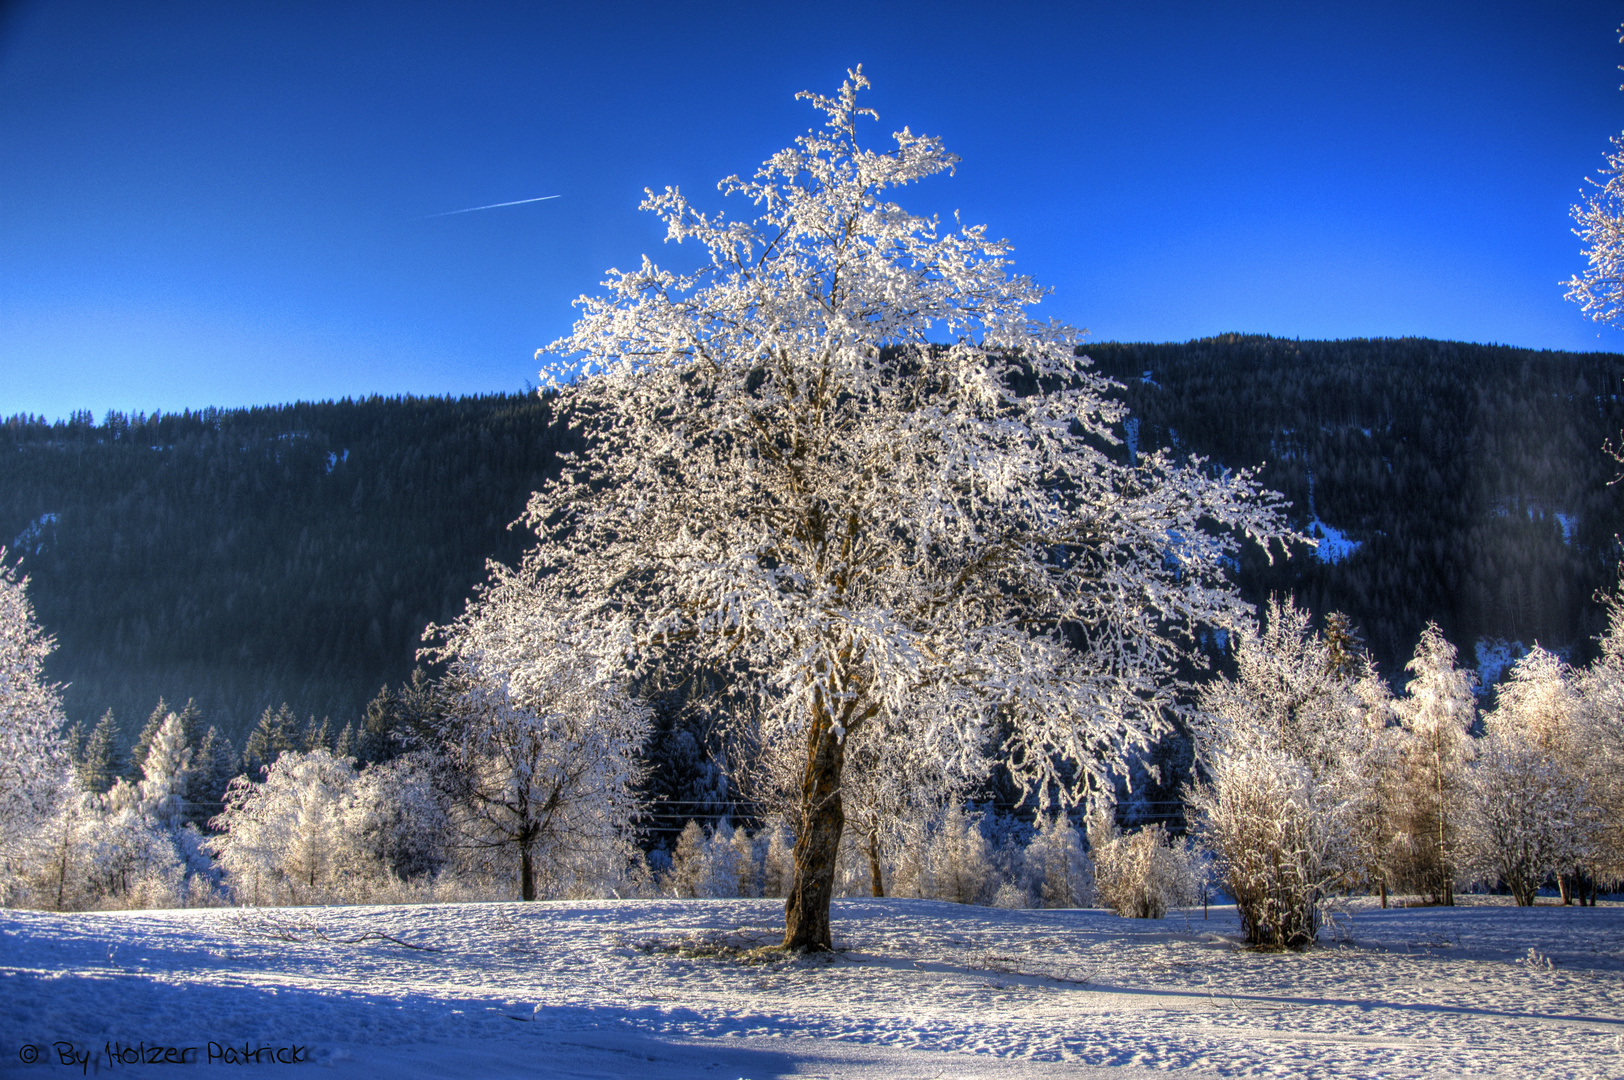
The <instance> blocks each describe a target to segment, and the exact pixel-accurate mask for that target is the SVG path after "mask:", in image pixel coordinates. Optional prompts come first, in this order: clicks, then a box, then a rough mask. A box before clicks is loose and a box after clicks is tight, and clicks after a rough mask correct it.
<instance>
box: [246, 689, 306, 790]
mask: <svg viewBox="0 0 1624 1080" xmlns="http://www.w3.org/2000/svg"><path fill="white" fill-rule="evenodd" d="M299 743H300V738H299V719H298V717H296V716H294V715H293V710H292V709H290V708H288V703H287V702H285V701H284V702H283V703H282V704H281V705H279V706H277V708H276V710H275V711H274V712H273V711H272V710H271V709H270V708H269V707H267V708H266V709H265V711H264V712H263V713H261V714H260V717H259V723H257V724H255V725H254V730H253V731H252V732H251V733H250V734H249V736H248V743H247V745H246V746H244V747H243V752H242V763H243V768H244V769H245V770H246V771H247V773H248V775H249V777H250V778H253V777H256V776H259V775H260V772H261V771H262V770H263V769H264V768H265V767H266V766H267V765H273V764H275V763H276V759H277V758H279V757H281V756H282V755H283V754H285V753H287V752H288V751H289V750H297V749H299Z"/></svg>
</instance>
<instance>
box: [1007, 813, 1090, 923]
mask: <svg viewBox="0 0 1624 1080" xmlns="http://www.w3.org/2000/svg"><path fill="white" fill-rule="evenodd" d="M1025 855H1026V858H1025V865H1024V870H1025V876H1026V885H1027V890H1028V892H1029V894H1030V895H1031V897H1032V900H1033V904H1034V906H1036V907H1046V908H1076V907H1093V906H1094V904H1095V903H1097V900H1096V898H1095V893H1094V866H1093V863H1092V861H1091V860H1090V859H1089V857H1088V852H1087V851H1085V850H1084V848H1083V837H1082V833H1081V832H1080V831H1079V830H1078V828H1077V826H1076V825H1074V824H1072V821H1071V818H1069V817H1068V816H1066V815H1065V814H1048V815H1043V814H1040V815H1039V816H1038V822H1037V833H1036V835H1034V836H1033V837H1032V842H1031V843H1030V844H1028V845H1027V846H1026V852H1025Z"/></svg>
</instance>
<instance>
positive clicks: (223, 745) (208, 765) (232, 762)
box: [192, 724, 240, 826]
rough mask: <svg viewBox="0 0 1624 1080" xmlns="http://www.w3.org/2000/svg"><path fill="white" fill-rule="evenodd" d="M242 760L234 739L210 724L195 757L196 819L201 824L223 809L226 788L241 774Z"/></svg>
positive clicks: (194, 796) (193, 772)
mask: <svg viewBox="0 0 1624 1080" xmlns="http://www.w3.org/2000/svg"><path fill="white" fill-rule="evenodd" d="M239 761H240V759H239V758H238V756H237V751H236V749H235V748H234V747H233V746H232V745H231V740H230V739H228V738H226V737H225V736H224V735H222V734H221V733H220V729H219V728H216V727H215V726H213V725H212V724H211V725H209V729H208V731H206V732H204V734H203V742H202V745H201V746H200V747H199V749H198V752H197V754H196V756H195V757H194V758H193V759H192V762H193V770H192V802H193V809H194V811H195V816H194V818H193V820H194V821H195V822H196V823H197V824H198V825H199V826H204V825H206V824H207V823H208V820H209V819H210V818H211V817H213V816H214V815H215V814H218V813H219V812H220V807H221V805H222V804H223V800H224V799H225V794H226V788H227V787H228V786H230V784H231V781H232V778H233V777H235V776H236V775H237V766H238V764H239Z"/></svg>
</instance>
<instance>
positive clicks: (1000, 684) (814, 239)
mask: <svg viewBox="0 0 1624 1080" xmlns="http://www.w3.org/2000/svg"><path fill="white" fill-rule="evenodd" d="M867 85H868V84H867V80H866V79H864V78H863V77H862V74H861V72H860V71H854V72H852V73H851V74H850V78H849V79H848V80H847V81H846V82H845V83H844V85H842V86H841V88H840V90H839V91H838V92H837V93H836V94H835V95H833V96H831V97H825V96H822V95H818V94H806V95H803V96H804V97H806V98H808V99H809V100H810V101H811V103H812V105H813V106H814V107H815V108H816V109H817V110H818V111H819V112H820V113H821V114H822V116H823V119H824V125H823V127H822V129H821V130H818V131H813V132H809V133H808V134H806V135H804V136H802V137H801V138H799V139H797V140H796V143H795V145H794V146H792V147H789V148H787V149H785V150H782V151H780V152H779V153H777V154H775V155H773V156H772V157H771V158H770V159H769V160H768V161H767V162H765V163H764V164H763V165H762V167H761V168H760V169H759V170H758V171H757V172H756V174H755V175H754V177H752V178H751V179H748V180H747V179H742V178H739V177H730V178H728V179H726V180H723V181H722V183H721V185H720V187H721V189H722V191H723V192H724V193H725V194H727V195H734V196H738V197H740V198H741V199H742V200H743V201H744V202H745V203H747V204H749V206H750V207H752V208H753V213H754V217H753V218H749V219H741V220H732V219H729V218H725V217H724V216H722V215H720V214H709V213H705V212H701V211H700V210H699V209H698V208H697V207H695V206H694V205H692V204H691V203H690V202H689V201H688V199H687V198H686V197H685V196H684V195H683V194H682V193H680V192H678V191H676V190H674V189H667V190H666V191H665V192H664V193H662V194H654V193H653V192H650V193H649V195H648V197H647V199H646V200H645V201H644V203H643V208H644V209H646V210H649V211H652V212H653V213H655V214H657V215H658V216H659V217H660V218H661V220H662V221H663V222H664V223H665V226H666V233H667V237H668V238H669V239H671V240H674V241H677V242H692V243H696V244H697V245H698V246H699V248H700V252H699V256H700V258H699V259H698V261H697V267H696V268H695V269H693V270H692V271H688V272H675V271H671V270H667V269H662V268H661V267H659V266H657V265H655V263H654V262H653V261H651V260H649V259H648V258H646V257H645V258H644V259H643V260H641V262H640V264H639V265H637V266H636V267H635V268H634V269H633V270H631V271H629V272H621V271H611V276H610V278H609V280H608V281H606V282H605V283H604V284H605V288H606V290H607V293H606V294H605V295H603V296H600V297H587V298H583V299H582V300H581V301H580V302H579V303H580V305H581V308H582V312H583V313H582V316H581V318H580V320H579V321H578V322H577V323H576V324H575V327H574V331H573V332H572V333H571V334H570V335H569V336H568V337H566V338H563V339H561V340H560V341H557V342H555V343H553V345H552V346H550V351H551V352H552V353H554V354H555V355H556V356H557V357H559V358H560V360H559V363H558V365H557V366H556V367H555V368H554V369H553V370H552V371H551V372H549V373H547V375H548V377H549V378H556V379H557V381H558V382H560V383H567V384H568V385H567V386H565V388H564V389H563V391H562V396H561V400H560V408H561V410H562V412H563V413H564V414H565V415H568V416H570V417H572V419H573V422H574V423H575V424H576V425H577V426H578V427H579V428H580V429H581V431H582V433H583V436H584V446H585V450H584V451H583V453H582V454H581V456H580V457H579V458H576V459H572V460H569V461H567V462H566V464H565V467H564V469H563V471H562V473H561V475H560V476H559V478H558V479H557V480H556V481H554V482H550V483H548V484H547V485H546V486H545V487H543V488H542V490H540V491H538V492H537V493H536V494H535V495H534V497H533V498H532V500H531V502H530V505H529V508H528V510H527V513H526V520H527V522H528V523H529V524H530V525H531V526H532V527H533V528H534V529H535V530H536V532H537V534H538V538H539V543H538V546H537V547H535V548H534V549H533V550H532V551H531V552H530V553H529V554H528V555H527V557H526V560H525V567H526V570H527V571H528V572H530V573H532V574H534V575H536V576H537V577H538V578H548V579H556V580H557V581H558V583H559V584H558V587H559V589H560V590H561V592H563V593H564V595H565V597H566V599H567V601H568V604H569V607H570V608H571V611H572V616H571V617H572V618H576V619H580V620H582V621H586V622H592V621H595V620H597V619H599V618H602V617H605V616H606V615H608V614H610V613H614V614H618V615H623V616H624V617H625V618H626V619H627V620H628V625H629V628H630V633H631V635H632V645H633V649H634V652H635V655H636V658H637V663H638V667H639V672H640V674H643V675H646V676H647V677H648V678H650V679H651V680H653V681H655V682H658V681H660V680H661V679H662V678H667V677H669V678H672V679H675V678H676V677H678V676H679V675H680V674H681V673H685V672H688V671H692V670H696V669H697V670H703V671H709V672H713V673H716V675H717V676H718V677H719V678H721V677H725V679H726V680H727V681H728V682H729V684H730V685H731V686H732V687H733V693H734V695H735V696H742V697H745V698H747V699H749V700H750V702H751V707H750V708H749V709H746V710H741V711H737V712H735V713H734V714H733V715H737V716H746V717H748V722H749V723H750V724H751V725H753V728H754V731H755V734H756V735H758V736H759V738H760V740H761V741H762V742H763V743H764V744H780V743H782V744H787V745H790V746H793V747H796V748H798V750H799V753H800V755H801V760H800V762H799V764H798V767H797V774H798V781H797V790H796V798H795V808H794V812H793V814H792V820H791V822H790V824H791V826H792V828H793V829H794V833H795V844H796V847H795V855H794V861H795V868H796V873H795V881H794V883H793V885H792V887H791V889H790V892H789V896H788V897H787V899H786V903H785V923H786V925H785V934H784V946H785V947H786V948H791V949H799V950H804V949H827V948H829V947H830V944H831V938H830V927H829V903H830V900H831V898H832V896H833V891H834V888H835V876H836V870H837V859H838V856H839V852H840V850H841V837H842V833H843V831H844V829H845V827H846V803H845V798H844V794H843V793H844V790H845V772H846V767H847V754H848V747H849V746H851V747H855V746H857V745H858V740H860V739H861V738H863V737H865V735H866V733H867V732H873V731H878V730H879V729H881V728H882V727H883V728H884V730H885V734H884V736H883V738H884V739H886V740H893V739H901V740H907V741H911V742H913V743H915V744H917V745H919V746H921V747H926V748H929V749H930V752H932V753H939V754H942V755H946V756H948V757H952V756H954V755H958V754H961V753H963V752H964V748H966V747H980V746H982V745H983V744H984V743H985V742H986V741H987V739H988V737H989V735H990V734H991V733H992V732H993V731H994V730H995V728H996V729H997V730H998V731H999V732H1000V734H1001V735H1005V733H1007V737H1005V744H1006V745H1005V748H1004V749H1005V750H1006V751H1007V753H1006V755H1005V756H1006V759H1007V760H1008V762H1009V764H1010V768H1011V772H1012V776H1013V778H1014V779H1015V780H1016V781H1017V782H1018V783H1021V784H1024V785H1025V786H1026V787H1027V788H1028V790H1030V791H1033V792H1035V793H1040V795H1041V797H1043V798H1045V799H1048V798H1051V797H1056V796H1057V795H1058V796H1059V797H1062V798H1066V799H1072V798H1075V797H1079V796H1080V795H1081V794H1082V793H1084V792H1086V791H1087V790H1089V789H1090V786H1092V788H1093V790H1101V789H1103V788H1105V787H1107V786H1108V784H1109V776H1108V773H1109V772H1110V771H1111V769H1112V768H1113V767H1115V766H1116V765H1117V764H1118V763H1119V762H1120V760H1121V757H1122V754H1123V752H1124V749H1125V748H1126V747H1129V746H1136V745H1140V744H1145V743H1148V742H1149V741H1150V740H1152V739H1153V738H1154V737H1155V736H1156V735H1157V734H1158V733H1159V732H1160V731H1161V730H1163V727H1164V709H1165V708H1166V707H1167V706H1169V705H1171V704H1172V702H1173V700H1174V695H1175V693H1176V690H1175V686H1174V683H1175V682H1176V678H1175V676H1176V673H1177V670H1178V665H1179V664H1180V663H1181V662H1182V661H1183V660H1184V659H1185V658H1187V657H1189V656H1190V655H1191V653H1192V651H1193V649H1192V645H1193V641H1194V636H1195V634H1196V633H1197V632H1199V630H1200V628H1201V627H1204V626H1212V625H1219V626H1230V625H1233V624H1235V623H1236V622H1237V621H1238V620H1239V619H1240V618H1241V617H1242V616H1243V614H1244V612H1245V606H1244V605H1243V604H1242V602H1241V601H1240V600H1239V598H1238V597H1237V596H1236V595H1235V594H1234V593H1233V592H1232V591H1231V590H1230V589H1228V588H1227V587H1226V586H1225V585H1224V568H1225V566H1226V565H1227V562H1228V561H1229V560H1230V559H1232V558H1233V556H1234V554H1235V553H1236V551H1237V550H1238V547H1239V544H1240V543H1241V540H1242V538H1244V537H1245V536H1251V537H1254V538H1256V539H1259V540H1263V541H1265V542H1266V541H1267V540H1268V539H1269V538H1271V537H1276V536H1279V535H1281V532H1282V528H1283V525H1282V522H1281V520H1280V517H1279V515H1278V512H1277V501H1276V500H1275V499H1274V498H1273V497H1271V496H1268V495H1266V494H1264V493H1263V492H1261V491H1260V490H1259V489H1258V488H1257V487H1256V485H1255V483H1254V481H1253V480H1252V477H1251V475H1250V474H1248V473H1244V472H1242V473H1228V472H1224V473H1220V472H1218V471H1217V470H1213V469H1210V468H1208V467H1207V466H1206V465H1205V464H1204V463H1202V462H1198V461H1195V462H1188V463H1183V462H1176V461H1174V460H1172V459H1171V458H1170V457H1168V456H1166V455H1164V454H1160V453H1158V454H1143V455H1140V456H1139V457H1138V458H1137V459H1136V460H1135V461H1134V462H1133V463H1131V464H1130V463H1128V462H1127V461H1126V460H1125V458H1126V455H1123V454H1120V453H1117V452H1116V451H1115V449H1114V448H1115V447H1116V446H1119V445H1120V440H1119V437H1118V435H1117V434H1116V432H1117V430H1118V426H1119V425H1120V423H1121V421H1122V420H1123V419H1124V413H1123V410H1122V409H1121V407H1120V406H1119V405H1118V404H1117V403H1115V402H1114V401H1113V400H1112V399H1111V398H1110V397H1109V391H1110V389H1111V384H1110V383H1109V382H1108V381H1107V380H1105V379H1102V378H1101V377H1099V376H1098V375H1096V374H1095V373H1093V372H1092V371H1091V370H1090V362H1089V361H1088V360H1087V358H1086V357H1081V356H1079V355H1078V352H1079V350H1078V345H1079V340H1080V335H1079V334H1078V333H1077V332H1076V331H1075V330H1073V329H1072V328H1070V327H1067V326H1064V325H1061V324H1059V323H1055V322H1049V321H1041V320H1039V319H1037V318H1035V317H1034V316H1033V314H1032V313H1031V312H1030V309H1031V308H1032V307H1033V306H1034V305H1036V304H1037V303H1038V302H1039V301H1040V300H1041V299H1042V296H1043V290H1042V289H1040V288H1039V287H1038V286H1037V285H1035V284H1034V283H1033V282H1032V281H1031V280H1029V279H1027V278H1024V277H1020V276H1015V275H1012V274H1011V272H1010V261H1009V250H1010V249H1009V246H1008V245H1007V244H1006V243H1004V242H1002V241H998V240H994V239H991V238H989V237H988V236H987V234H986V232H985V230H984V229H982V228H979V227H970V228H959V227H954V228H951V229H944V228H943V227H942V226H941V224H940V223H939V222H938V221H936V220H935V219H932V218H925V217H920V216H918V215H915V214H911V213H909V212H908V211H906V210H905V209H903V208H902V207H901V206H899V205H897V204H896V203H893V202H891V201H890V199H891V197H892V196H891V192H892V191H893V190H895V189H897V188H900V187H903V186H906V185H908V184H912V183H915V182H917V181H921V180H924V179H926V178H928V177H932V176H937V175H940V174H944V173H948V172H951V171H952V169H953V167H954V165H955V164H956V162H957V159H956V158H955V157H954V156H953V155H952V154H950V153H948V152H947V151H946V150H945V149H944V148H943V147H942V145H941V143H940V142H939V141H938V140H936V139H934V138H930V137H927V136H922V135H915V134H913V133H912V132H911V131H909V130H907V129H903V130H901V131H898V132H896V133H895V135H894V137H893V139H892V140H891V142H890V144H889V145H886V146H883V147H882V148H879V149H874V148H870V146H868V145H867V143H866V140H865V133H864V132H862V131H861V130H860V126H861V125H862V124H863V123H864V122H865V121H866V120H867V119H873V118H874V113H873V112H872V111H871V110H869V109H865V108H863V107H861V106H860V105H859V104H858V94H859V92H860V91H861V90H862V89H863V88H865V87H866V86H867ZM933 339H934V342H940V344H937V343H933ZM921 695H931V696H932V697H933V699H934V700H935V701H937V702H939V703H940V707H939V708H933V709H932V710H930V711H929V712H928V713H925V714H913V715H910V711H909V710H910V708H911V705H912V703H913V702H914V701H916V700H917V699H918V698H919V697H920V696H921ZM865 729H866V730H865ZM848 740H850V743H848ZM881 756H882V757H884V758H887V759H890V760H895V757H894V755H889V754H886V755H881Z"/></svg>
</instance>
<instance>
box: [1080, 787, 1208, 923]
mask: <svg viewBox="0 0 1624 1080" xmlns="http://www.w3.org/2000/svg"><path fill="white" fill-rule="evenodd" d="M1088 841H1089V854H1090V857H1091V858H1092V859H1093V863H1094V895H1095V896H1096V897H1097V898H1098V901H1099V903H1101V904H1103V905H1104V906H1106V907H1108V908H1110V909H1111V910H1112V911H1115V912H1116V913H1117V914H1118V915H1122V916H1125V917H1127V918H1131V919H1159V918H1161V917H1162V916H1163V915H1166V914H1167V909H1168V908H1170V907H1184V906H1187V905H1189V904H1194V903H1196V902H1197V901H1198V900H1200V899H1201V886H1202V882H1203V878H1204V876H1205V867H1204V865H1203V864H1202V862H1201V857H1200V856H1199V855H1198V854H1197V853H1196V852H1195V850H1194V849H1193V848H1192V847H1191V846H1190V844H1189V843H1187V842H1185V841H1174V840H1173V839H1172V837H1170V836H1168V834H1167V828H1166V827H1165V826H1164V825H1162V824H1161V823H1160V822H1157V823H1156V824H1154V825H1147V826H1145V827H1144V828H1141V829H1136V830H1134V831H1133V832H1131V833H1128V834H1127V835H1123V834H1122V833H1120V832H1118V831H1117V827H1116V823H1115V822H1114V821H1112V820H1111V819H1110V818H1109V817H1106V816H1105V815H1104V814H1103V813H1102V814H1097V815H1096V816H1095V818H1094V820H1093V821H1092V822H1090V824H1089V829H1088Z"/></svg>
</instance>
